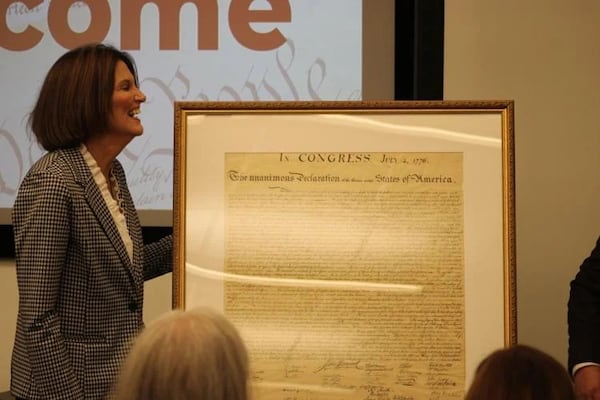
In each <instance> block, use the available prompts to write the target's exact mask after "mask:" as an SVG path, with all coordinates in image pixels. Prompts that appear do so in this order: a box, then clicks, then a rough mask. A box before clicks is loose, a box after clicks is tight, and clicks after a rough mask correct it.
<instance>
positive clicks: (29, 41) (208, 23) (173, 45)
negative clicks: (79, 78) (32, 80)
mask: <svg viewBox="0 0 600 400" xmlns="http://www.w3.org/2000/svg"><path fill="white" fill-rule="evenodd" d="M252 1H253V0H231V2H230V4H229V14H228V22H229V29H230V31H231V34H232V35H233V37H234V38H235V39H236V40H237V41H238V43H239V44H240V45H242V46H244V47H246V48H248V49H251V50H257V51H262V50H273V49H276V48H278V47H280V46H281V45H282V44H283V43H285V41H286V38H285V36H283V34H282V33H281V32H280V30H279V29H278V28H273V29H271V30H270V31H268V32H256V31H255V30H254V29H253V28H252V26H251V24H255V23H261V22H263V23H264V22H268V23H286V22H291V20H292V12H291V7H290V3H289V0H267V1H268V3H269V4H270V5H271V9H269V10H266V9H261V10H255V9H252V10H251V9H250V5H251V4H252ZM42 3H44V0H19V1H12V0H0V47H1V48H5V49H7V50H13V51H26V50H29V49H32V48H34V47H35V46H37V44H38V43H40V41H41V40H42V38H43V36H44V32H42V31H40V30H39V29H37V28H35V27H33V26H31V25H28V26H27V27H26V28H25V29H24V30H22V31H20V32H14V31H12V30H11V29H10V28H9V27H8V25H7V22H6V21H7V17H8V16H9V15H10V14H11V11H14V10H16V9H17V8H18V7H23V5H24V6H25V7H27V9H28V10H33V9H34V8H36V7H39V6H41V5H42ZM82 3H85V5H86V6H87V7H88V8H89V11H90V15H91V18H90V23H89V26H88V28H87V29H86V30H85V31H83V32H75V31H73V30H72V29H71V27H70V26H69V20H68V16H69V9H70V8H71V7H72V6H73V5H75V4H82ZM185 3H191V4H194V5H195V6H196V9H197V15H198V27H197V30H198V39H197V40H198V49H199V50H217V49H218V48H219V15H218V14H219V5H218V0H121V2H120V4H121V48H122V49H123V50H139V49H140V41H141V38H140V36H141V13H142V8H143V7H144V6H145V5H146V4H153V5H155V6H156V7H157V9H158V15H159V21H158V29H159V48H160V50H178V49H179V29H180V26H179V16H180V11H181V7H183V5H184V4H185ZM110 24H111V10H110V5H109V3H108V0H93V1H92V0H87V1H81V0H77V1H74V0H52V1H50V2H49V5H48V30H49V32H50V34H51V35H52V37H53V38H54V40H55V41H56V43H58V44H60V45H61V46H62V47H64V48H67V49H71V48H74V47H77V46H79V45H82V44H85V43H89V42H102V41H103V40H104V39H105V38H106V35H107V34H108V31H109V29H110Z"/></svg>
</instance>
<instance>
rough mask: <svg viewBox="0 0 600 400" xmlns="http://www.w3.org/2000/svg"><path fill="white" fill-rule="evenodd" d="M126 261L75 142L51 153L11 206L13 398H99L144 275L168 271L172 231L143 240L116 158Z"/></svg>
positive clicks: (133, 326)
mask: <svg viewBox="0 0 600 400" xmlns="http://www.w3.org/2000/svg"><path fill="white" fill-rule="evenodd" d="M113 172H114V174H115V176H116V178H117V181H118V184H119V186H120V188H121V195H122V206H123V208H124V210H125V211H124V212H125V217H126V221H127V226H128V228H129V234H130V236H131V239H132V241H133V262H132V261H131V260H130V258H129V256H128V254H127V250H126V248H125V245H124V244H123V241H122V239H121V236H120V235H119V232H118V229H117V226H116V224H115V223H114V221H113V218H112V216H111V214H110V211H109V210H108V207H107V206H106V203H105V201H104V199H103V197H102V194H101V192H100V189H99V188H98V185H97V184H96V182H95V181H94V178H93V177H92V174H91V172H90V169H89V167H88V165H87V164H86V162H85V160H84V158H83V156H82V154H81V152H80V150H79V149H78V148H73V149H67V150H58V151H55V152H51V153H49V154H46V155H45V156H44V157H42V158H41V159H40V160H39V161H38V162H36V163H35V164H34V165H33V166H32V167H31V169H30V171H29V172H28V173H27V176H26V177H25V179H24V180H23V182H22V184H21V187H20V189H19V193H18V195H17V199H16V201H15V204H14V207H13V215H12V216H13V227H14V232H15V248H16V265H17V283H18V286H19V311H18V317H17V328H16V335H15V344H14V349H13V356H12V365H11V392H12V394H13V395H14V396H16V397H20V398H25V399H29V400H37V399H46V400H49V399H51V400H53V399H70V400H74V399H86V400H87V399H103V398H106V397H107V395H108V394H109V392H110V389H111V387H112V385H113V383H114V380H115V378H116V376H117V374H118V370H119V367H120V365H121V363H122V362H123V360H124V359H125V356H126V354H127V352H128V349H129V345H130V342H131V340H132V339H133V338H134V337H135V336H136V335H137V333H138V332H139V330H140V329H141V328H142V326H143V321H142V305H143V289H144V280H147V279H151V278H154V277H156V276H159V275H162V274H164V273H167V272H170V271H171V269H172V260H171V256H172V248H173V241H172V237H171V236H168V237H166V238H164V239H162V240H160V241H158V242H156V243H153V244H150V245H146V246H144V245H143V241H142V231H141V227H140V222H139V220H138V217H137V214H136V211H135V207H134V204H133V200H132V198H131V195H130V193H129V190H128V189H127V182H126V180H125V173H124V171H123V168H122V166H121V164H120V163H119V162H118V161H115V165H114V167H113Z"/></svg>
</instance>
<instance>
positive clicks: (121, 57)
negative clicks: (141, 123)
mask: <svg viewBox="0 0 600 400" xmlns="http://www.w3.org/2000/svg"><path fill="white" fill-rule="evenodd" d="M118 61H123V62H124V63H125V65H127V68H129V71H131V73H132V75H133V76H134V79H135V83H136V84H137V83H138V77H137V70H136V66H135V61H134V60H133V58H132V57H131V56H130V55H129V54H128V53H126V52H123V51H120V50H118V49H116V48H114V47H112V46H110V45H105V44H101V43H93V44H88V45H84V46H81V47H77V48H75V49H72V50H70V51H68V52H66V53H65V54H63V55H62V56H61V57H60V58H59V59H58V60H56V62H55V63H54V65H52V67H51V68H50V70H49V71H48V73H47V75H46V78H45V79H44V83H43V84H42V88H41V89H40V93H39V96H38V99H37V102H36V104H35V106H34V108H33V111H32V112H31V114H30V115H29V127H30V129H31V131H32V132H33V134H34V135H35V137H36V139H37V141H38V142H39V143H40V145H41V146H42V147H43V148H44V149H46V150H48V151H53V150H57V149H64V148H69V147H75V146H78V145H80V144H81V143H83V142H85V141H86V140H87V139H88V138H89V137H91V136H93V135H96V134H99V133H102V132H105V131H106V130H107V129H108V123H109V117H110V113H111V109H112V95H113V90H114V84H115V66H116V64H117V62H118Z"/></svg>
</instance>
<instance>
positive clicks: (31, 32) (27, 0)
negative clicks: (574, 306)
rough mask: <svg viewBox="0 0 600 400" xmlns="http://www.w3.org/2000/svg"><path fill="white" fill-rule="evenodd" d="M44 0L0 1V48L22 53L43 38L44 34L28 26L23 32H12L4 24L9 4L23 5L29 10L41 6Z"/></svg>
mask: <svg viewBox="0 0 600 400" xmlns="http://www.w3.org/2000/svg"><path fill="white" fill-rule="evenodd" d="M43 2H44V0H20V1H10V0H0V47H2V48H4V49H7V50H12V51H24V50H29V49H32V48H34V47H35V46H36V45H37V44H38V43H39V42H40V41H41V40H42V37H44V34H43V33H42V32H41V31H40V30H38V29H36V28H33V27H32V26H31V25H28V26H27V28H25V30H24V31H23V32H19V33H16V32H13V31H11V30H10V29H8V25H7V24H6V14H7V11H8V7H9V6H10V5H11V4H16V3H23V4H25V6H27V7H28V8H29V9H30V10H31V9H33V8H35V7H37V6H39V5H40V4H42V3H43Z"/></svg>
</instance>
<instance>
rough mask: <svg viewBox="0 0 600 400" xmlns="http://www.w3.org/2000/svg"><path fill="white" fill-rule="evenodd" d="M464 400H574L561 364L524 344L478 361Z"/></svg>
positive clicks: (566, 374)
mask: <svg viewBox="0 0 600 400" xmlns="http://www.w3.org/2000/svg"><path fill="white" fill-rule="evenodd" d="M465 400H575V392H574V389H573V384H572V381H571V378H570V376H569V374H568V372H567V370H566V368H565V367H563V366H562V364H560V363H559V362H558V361H557V360H555V359H554V358H552V357H551V356H550V355H548V354H546V353H544V352H543V351H541V350H538V349H536V348H534V347H531V346H527V345H514V346H512V347H509V348H505V349H500V350H496V351H494V352H493V353H491V354H490V355H488V356H487V357H486V358H484V359H483V361H481V363H480V364H479V366H478V367H477V371H476V372H475V378H474V379H473V382H472V384H471V387H470V388H469V391H468V392H467V395H466V397H465Z"/></svg>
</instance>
